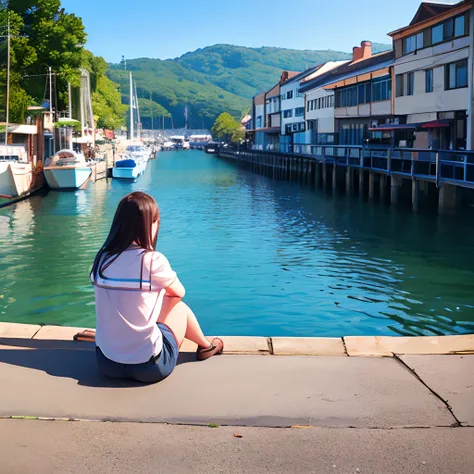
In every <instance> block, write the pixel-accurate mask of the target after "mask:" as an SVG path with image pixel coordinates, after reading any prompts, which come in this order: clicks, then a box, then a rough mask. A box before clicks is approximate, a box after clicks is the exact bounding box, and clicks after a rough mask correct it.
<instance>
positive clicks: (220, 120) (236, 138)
mask: <svg viewBox="0 0 474 474" xmlns="http://www.w3.org/2000/svg"><path fill="white" fill-rule="evenodd" d="M211 133H212V135H213V136H214V137H215V138H217V139H218V140H219V141H223V142H227V143H239V142H240V141H242V140H243V138H244V131H243V130H242V126H241V125H240V123H239V122H237V120H235V119H234V118H233V117H232V115H230V114H229V113H228V112H223V113H222V114H220V115H219V117H217V119H216V121H215V123H214V125H213V127H212V129H211Z"/></svg>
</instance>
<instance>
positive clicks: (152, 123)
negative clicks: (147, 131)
mask: <svg viewBox="0 0 474 474" xmlns="http://www.w3.org/2000/svg"><path fill="white" fill-rule="evenodd" d="M152 98H153V95H152V93H151V91H150V110H151V132H152V135H153V137H154V136H155V133H154V132H155V123H154V122H155V117H154V116H153V100H152Z"/></svg>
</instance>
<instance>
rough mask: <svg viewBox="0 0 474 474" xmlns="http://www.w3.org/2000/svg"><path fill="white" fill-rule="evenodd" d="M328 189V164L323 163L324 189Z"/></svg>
mask: <svg viewBox="0 0 474 474" xmlns="http://www.w3.org/2000/svg"><path fill="white" fill-rule="evenodd" d="M327 187H328V176H327V169H326V163H323V189H324V190H325V191H326V189H327Z"/></svg>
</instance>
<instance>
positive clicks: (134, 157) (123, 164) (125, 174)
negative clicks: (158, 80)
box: [112, 72, 150, 181]
mask: <svg viewBox="0 0 474 474" xmlns="http://www.w3.org/2000/svg"><path fill="white" fill-rule="evenodd" d="M134 110H136V111H137V119H138V121H137V125H138V126H137V136H136V137H135V116H134V115H135V114H134ZM140 134H141V133H140V109H139V107H138V97H137V91H136V86H135V87H134V84H133V75H132V73H131V72H130V137H129V138H130V141H131V145H129V146H128V147H127V149H126V150H125V156H124V158H123V159H122V160H118V161H116V162H115V164H114V167H113V169H112V177H113V178H117V179H127V180H133V181H135V180H136V179H137V178H139V177H140V176H141V175H142V174H143V173H144V172H145V170H146V165H147V162H148V160H149V158H150V155H149V151H148V150H147V149H146V148H145V147H144V146H143V145H142V144H141V143H134V140H135V139H137V140H139V139H140Z"/></svg>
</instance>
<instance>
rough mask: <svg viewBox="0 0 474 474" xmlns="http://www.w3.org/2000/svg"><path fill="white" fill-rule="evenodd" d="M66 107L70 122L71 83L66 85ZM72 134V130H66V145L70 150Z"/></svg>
mask: <svg viewBox="0 0 474 474" xmlns="http://www.w3.org/2000/svg"><path fill="white" fill-rule="evenodd" d="M67 97H68V99H67V106H68V110H69V120H72V93H71V83H70V82H68V83H67ZM72 134H73V131H72V128H71V130H68V140H69V143H68V146H69V149H70V150H72Z"/></svg>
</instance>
